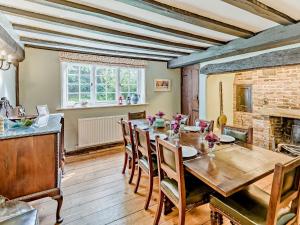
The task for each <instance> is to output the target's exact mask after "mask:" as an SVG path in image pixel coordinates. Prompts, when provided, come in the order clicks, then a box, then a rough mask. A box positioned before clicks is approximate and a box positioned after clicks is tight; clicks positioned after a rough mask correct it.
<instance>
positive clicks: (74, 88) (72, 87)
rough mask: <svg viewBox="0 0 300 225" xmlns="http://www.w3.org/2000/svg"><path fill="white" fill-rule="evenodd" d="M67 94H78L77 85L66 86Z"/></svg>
mask: <svg viewBox="0 0 300 225" xmlns="http://www.w3.org/2000/svg"><path fill="white" fill-rule="evenodd" d="M68 92H69V93H72V92H75V93H78V92H79V85H78V84H69V85H68Z"/></svg>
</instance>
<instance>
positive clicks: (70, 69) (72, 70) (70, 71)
mask: <svg viewBox="0 0 300 225" xmlns="http://www.w3.org/2000/svg"><path fill="white" fill-rule="evenodd" d="M78 73H79V66H75V65H71V66H69V67H68V74H78Z"/></svg>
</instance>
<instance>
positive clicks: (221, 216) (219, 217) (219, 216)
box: [216, 213, 223, 225]
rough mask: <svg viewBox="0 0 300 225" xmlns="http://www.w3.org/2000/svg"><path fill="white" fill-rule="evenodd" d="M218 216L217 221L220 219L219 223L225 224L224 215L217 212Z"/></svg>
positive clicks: (219, 224) (220, 224)
mask: <svg viewBox="0 0 300 225" xmlns="http://www.w3.org/2000/svg"><path fill="white" fill-rule="evenodd" d="M216 216H217V218H218V219H217V221H218V225H222V224H223V215H222V214H220V213H216Z"/></svg>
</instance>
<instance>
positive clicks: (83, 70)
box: [80, 66, 91, 75]
mask: <svg viewBox="0 0 300 225" xmlns="http://www.w3.org/2000/svg"><path fill="white" fill-rule="evenodd" d="M80 74H81V75H90V74H91V68H90V66H81V67H80Z"/></svg>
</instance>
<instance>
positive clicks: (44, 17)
mask: <svg viewBox="0 0 300 225" xmlns="http://www.w3.org/2000/svg"><path fill="white" fill-rule="evenodd" d="M0 11H2V12H4V13H9V14H13V15H17V16H23V17H27V18H31V19H37V20H43V21H47V22H48V23H49V22H51V23H55V24H60V25H62V24H63V25H66V26H70V27H75V28H76V29H80V30H85V31H87V30H88V31H90V32H94V33H97V34H101V35H106V36H112V37H117V38H123V39H126V40H131V41H136V42H142V43H147V44H154V45H159V46H165V47H172V48H178V49H188V50H203V49H205V48H202V47H198V46H195V45H189V44H184V43H175V42H171V41H167V40H162V39H157V38H152V37H147V36H143V35H138V34H132V33H128V32H122V31H119V30H113V29H109V28H104V27H100V26H95V25H91V24H88V23H81V22H77V21H73V20H69V19H64V18H62V17H55V16H49V15H45V14H41V13H36V12H31V11H27V10H23V9H17V8H13V7H9V6H3V5H0Z"/></svg>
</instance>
